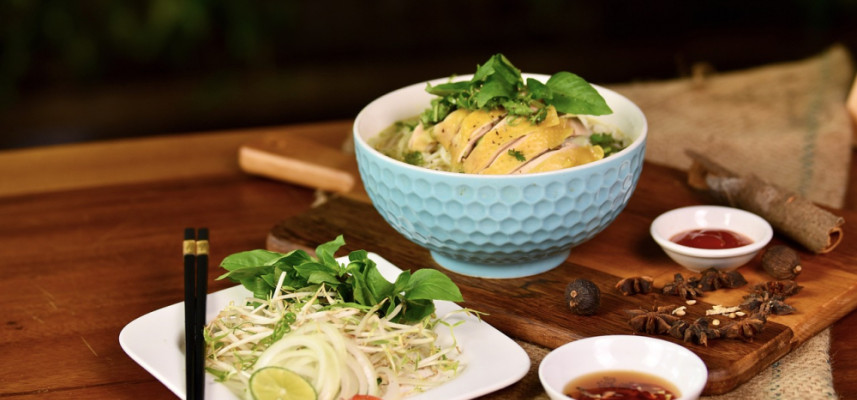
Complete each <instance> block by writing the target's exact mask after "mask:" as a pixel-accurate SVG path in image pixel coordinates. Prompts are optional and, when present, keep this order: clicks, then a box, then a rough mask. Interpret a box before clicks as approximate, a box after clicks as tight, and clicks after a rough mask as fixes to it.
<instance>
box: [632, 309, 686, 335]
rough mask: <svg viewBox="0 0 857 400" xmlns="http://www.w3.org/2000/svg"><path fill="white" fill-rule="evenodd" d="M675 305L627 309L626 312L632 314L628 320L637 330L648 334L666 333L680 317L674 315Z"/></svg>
mask: <svg viewBox="0 0 857 400" xmlns="http://www.w3.org/2000/svg"><path fill="white" fill-rule="evenodd" d="M673 309H675V306H661V307H656V308H654V309H652V311H646V310H625V313H627V314H628V315H630V316H631V319H630V320H628V325H631V328H633V329H634V331H635V332H643V333H648V334H656V335H660V334H664V333H667V332H668V331H669V330H670V327H672V325H673V324H674V323H676V322H677V321H678V320H679V318H678V317H676V316H675V315H672V310H673Z"/></svg>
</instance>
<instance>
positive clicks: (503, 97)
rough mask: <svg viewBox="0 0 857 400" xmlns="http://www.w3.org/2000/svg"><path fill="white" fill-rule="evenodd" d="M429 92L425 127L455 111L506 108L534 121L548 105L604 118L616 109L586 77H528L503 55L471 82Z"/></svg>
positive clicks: (565, 74)
mask: <svg viewBox="0 0 857 400" xmlns="http://www.w3.org/2000/svg"><path fill="white" fill-rule="evenodd" d="M426 91H427V92H428V93H431V94H433V95H436V96H438V97H436V98H434V99H432V101H431V107H430V108H428V109H426V110H425V111H424V112H423V113H422V114H421V115H420V120H421V121H422V123H423V125H426V126H429V125H433V124H436V123H438V122H440V121H442V120H443V119H444V118H446V116H447V115H449V113H451V112H453V111H455V110H456V109H459V108H463V109H468V110H478V109H496V108H501V107H502V108H504V109H505V110H506V111H507V112H508V113H509V114H511V115H517V116H526V117H528V118H529V119H530V120H531V121H533V122H539V121H541V120H543V119H544V117H545V110H546V106H549V105H550V106H554V108H556V110H557V111H558V112H562V113H569V114H580V115H605V114H610V113H612V112H613V110H611V109H610V106H608V105H607V102H606V101H605V100H604V98H603V97H601V95H600V94H599V93H598V91H597V90H595V88H594V87H592V85H590V84H589V83H588V82H586V80H584V79H583V78H581V77H579V76H577V75H575V74H573V73H571V72H558V73H556V74H554V75H552V76H551V77H550V78H549V79H548V80H547V82H545V83H542V82H540V81H538V80H536V79H533V78H528V79H527V80H526V82H524V79H523V77H522V76H521V70H519V69H518V68H516V67H515V66H514V65H512V63H511V62H510V61H509V60H508V59H507V58H506V56H504V55H502V54H495V55H493V56H491V58H489V59H488V61H486V62H485V64H482V65H479V66H477V69H476V73H475V74H473V78H471V79H470V80H469V81H458V82H448V83H442V84H439V85H435V86H432V85H431V84H428V85H427V87H426Z"/></svg>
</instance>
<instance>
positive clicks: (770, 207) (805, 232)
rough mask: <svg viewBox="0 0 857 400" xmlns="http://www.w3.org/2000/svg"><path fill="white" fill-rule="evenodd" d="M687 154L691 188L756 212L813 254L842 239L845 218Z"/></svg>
mask: <svg viewBox="0 0 857 400" xmlns="http://www.w3.org/2000/svg"><path fill="white" fill-rule="evenodd" d="M687 154H688V156H690V158H691V159H692V160H693V163H692V165H691V167H690V169H689V171H688V184H689V185H690V186H691V187H693V188H695V189H699V190H707V191H708V192H709V193H711V194H712V195H713V196H714V197H715V198H716V199H717V200H718V201H719V202H721V203H724V204H727V205H729V206H732V207H736V208H741V209H744V210H747V211H750V212H752V213H754V214H756V215H759V216H760V217H762V218H764V219H765V220H767V221H768V222H769V223H770V224H771V226H772V227H773V228H774V229H775V230H776V231H778V232H780V233H782V234H784V235H786V236H788V237H790V238H791V239H793V240H794V241H796V242H798V243H800V244H801V245H802V246H804V247H806V249H807V250H809V251H812V252H813V253H817V254H822V253H828V252H830V251H832V250H833V249H834V248H836V246H837V245H839V243H840V242H842V235H843V231H842V225H843V224H844V223H845V219H844V218H842V217H839V216H836V215H834V214H833V213H831V212H829V211H827V210H824V209H822V208H820V207H818V206H817V205H815V204H814V203H812V202H811V201H809V200H807V199H805V198H802V197H800V196H799V195H797V194H795V193H792V192H790V191H788V190H786V189H784V188H782V187H779V186H776V185H774V184H772V183H769V182H766V181H764V180H763V179H760V178H758V177H756V176H755V175H752V174H746V175H741V174H738V173H735V172H733V171H731V170H729V169H727V168H725V167H723V166H721V165H719V164H717V163H716V162H714V161H713V160H711V159H709V158H708V157H706V156H703V155H702V154H699V153H697V152H694V151H690V150H688V151H687Z"/></svg>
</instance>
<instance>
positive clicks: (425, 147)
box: [408, 122, 437, 153]
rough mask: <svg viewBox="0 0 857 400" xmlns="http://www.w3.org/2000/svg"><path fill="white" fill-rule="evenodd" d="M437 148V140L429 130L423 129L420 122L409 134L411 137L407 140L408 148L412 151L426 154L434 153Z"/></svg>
mask: <svg viewBox="0 0 857 400" xmlns="http://www.w3.org/2000/svg"><path fill="white" fill-rule="evenodd" d="M436 147H437V140H436V139H435V137H434V135H432V131H431V129H425V128H423V124H422V122H421V123H419V124H418V125H417V127H416V128H414V131H413V132H411V137H410V139H408V148H409V149H411V150H413V151H421V152H424V153H428V152H431V151H434V149H435V148H436Z"/></svg>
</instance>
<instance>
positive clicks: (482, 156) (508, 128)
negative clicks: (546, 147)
mask: <svg viewBox="0 0 857 400" xmlns="http://www.w3.org/2000/svg"><path fill="white" fill-rule="evenodd" d="M559 123H560V120H559V116H558V115H557V113H556V109H555V108H553V107H548V109H547V115H546V116H545V119H544V120H542V121H541V122H539V123H538V124H533V123H531V122H530V121H529V120H528V119H527V118H526V117H520V116H517V117H516V116H506V118H504V119H503V121H502V122H501V123H499V124H497V126H496V127H495V128H494V129H492V130H491V131H490V132H488V133H486V134H485V135H484V136H483V137H482V139H481V140H479V142H478V143H476V145H475V146H474V147H473V151H471V152H470V154H469V155H467V158H466V159H464V161H463V163H462V166H463V168H464V172H465V173H471V174H472V173H478V172H480V171H482V170H483V169H485V168H487V167H488V166H489V165H491V163H492V162H494V160H495V159H497V157H498V156H499V155H500V154H501V153H503V152H505V151H507V150H508V148H509V146H511V145H512V143H514V142H515V141H516V140H518V139H519V138H522V137H524V136H526V135H528V134H530V133H533V132H536V131H539V130H542V129H548V128H551V127H556V126H558V125H559ZM559 143H562V141H561V140H560V141H559V142H558V143H557V144H556V145H555V146H558V145H559Z"/></svg>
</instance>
